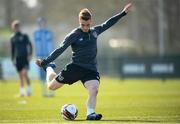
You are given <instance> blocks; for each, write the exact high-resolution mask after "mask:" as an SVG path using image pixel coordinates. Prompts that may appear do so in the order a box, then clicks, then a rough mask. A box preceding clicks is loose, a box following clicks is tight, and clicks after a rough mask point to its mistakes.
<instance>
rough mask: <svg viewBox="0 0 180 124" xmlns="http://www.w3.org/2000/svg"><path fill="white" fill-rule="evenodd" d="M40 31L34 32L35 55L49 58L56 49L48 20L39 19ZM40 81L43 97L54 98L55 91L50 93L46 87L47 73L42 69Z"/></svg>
mask: <svg viewBox="0 0 180 124" xmlns="http://www.w3.org/2000/svg"><path fill="white" fill-rule="evenodd" d="M37 24H38V29H36V30H35V31H34V34H33V37H34V45H35V54H36V57H37V58H40V59H42V58H44V57H46V56H48V55H49V54H50V53H51V52H52V51H53V49H54V41H53V32H52V31H51V30H49V29H48V27H47V26H46V19H45V18H44V17H40V18H38V19H37ZM39 79H40V83H41V89H42V96H45V97H52V96H54V94H55V93H54V91H50V90H49V89H47V87H46V73H45V72H44V70H43V69H42V68H39Z"/></svg>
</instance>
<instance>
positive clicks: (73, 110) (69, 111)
mask: <svg viewBox="0 0 180 124" xmlns="http://www.w3.org/2000/svg"><path fill="white" fill-rule="evenodd" d="M77 115H78V109H77V107H76V106H75V105H74V104H65V105H63V106H62V107H61V116H62V117H63V118H64V119H65V120H74V119H75V118H76V117H77Z"/></svg>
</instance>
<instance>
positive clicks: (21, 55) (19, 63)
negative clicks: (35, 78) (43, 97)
mask: <svg viewBox="0 0 180 124" xmlns="http://www.w3.org/2000/svg"><path fill="white" fill-rule="evenodd" d="M11 28H12V30H13V32H14V33H13V34H12V37H11V39H10V42H11V59H12V62H13V65H14V66H15V67H16V70H17V72H18V74H19V78H20V96H21V97H22V96H25V95H28V96H31V94H32V86H31V83H30V79H29V76H28V69H29V61H30V60H31V57H32V44H31V42H30V40H29V37H28V35H27V34H24V33H22V32H21V29H20V21H19V20H15V21H13V22H12V24H11ZM25 82H26V83H27V85H28V86H27V92H26V90H25Z"/></svg>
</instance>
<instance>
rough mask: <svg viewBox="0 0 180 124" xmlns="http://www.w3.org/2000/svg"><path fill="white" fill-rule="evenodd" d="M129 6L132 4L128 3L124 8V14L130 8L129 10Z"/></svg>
mask: <svg viewBox="0 0 180 124" xmlns="http://www.w3.org/2000/svg"><path fill="white" fill-rule="evenodd" d="M131 6H132V3H128V4H127V5H126V6H125V7H124V9H123V11H125V13H128V12H129V10H130V8H131Z"/></svg>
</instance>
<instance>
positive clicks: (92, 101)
mask: <svg viewBox="0 0 180 124" xmlns="http://www.w3.org/2000/svg"><path fill="white" fill-rule="evenodd" d="M84 86H85V87H86V89H87V91H88V94H89V96H88V99H87V120H100V119H101V118H102V115H101V114H96V113H95V112H94V109H95V107H96V101H97V94H98V89H99V81H98V80H89V81H86V82H85V83H84Z"/></svg>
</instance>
